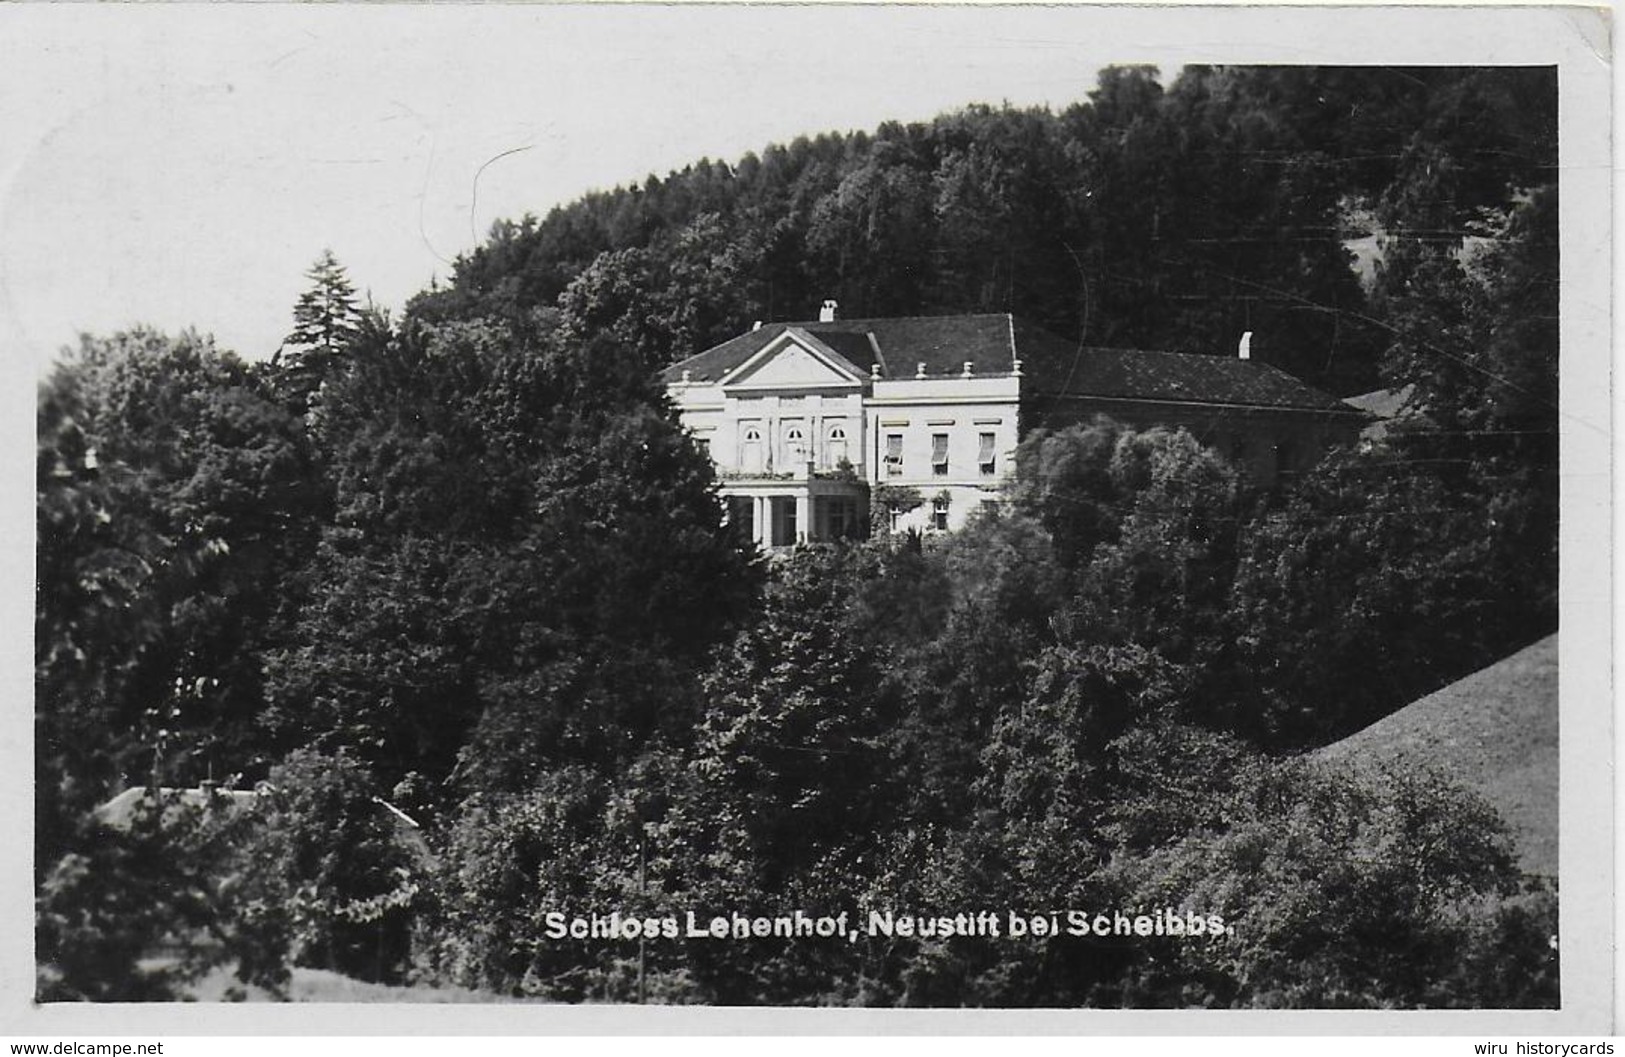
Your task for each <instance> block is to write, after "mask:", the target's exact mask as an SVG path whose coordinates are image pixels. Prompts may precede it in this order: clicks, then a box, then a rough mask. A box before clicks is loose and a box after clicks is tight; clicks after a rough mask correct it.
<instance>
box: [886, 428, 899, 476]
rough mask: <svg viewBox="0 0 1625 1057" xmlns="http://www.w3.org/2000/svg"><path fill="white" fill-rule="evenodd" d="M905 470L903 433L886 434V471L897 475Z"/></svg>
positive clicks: (888, 473) (891, 474) (890, 474)
mask: <svg viewBox="0 0 1625 1057" xmlns="http://www.w3.org/2000/svg"><path fill="white" fill-rule="evenodd" d="M902 472H903V435H902V434H901V433H888V434H886V473H887V475H888V476H891V477H896V476H897V475H898V474H901V473H902Z"/></svg>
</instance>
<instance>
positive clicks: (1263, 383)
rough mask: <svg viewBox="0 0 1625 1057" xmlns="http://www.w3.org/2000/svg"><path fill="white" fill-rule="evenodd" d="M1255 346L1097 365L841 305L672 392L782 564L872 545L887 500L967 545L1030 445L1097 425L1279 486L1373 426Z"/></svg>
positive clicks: (992, 327)
mask: <svg viewBox="0 0 1625 1057" xmlns="http://www.w3.org/2000/svg"><path fill="white" fill-rule="evenodd" d="M1247 344H1248V339H1247V338H1243V339H1242V345H1241V349H1240V355H1239V356H1207V355H1193V354H1186V353H1173V352H1141V351H1132V350H1124V349H1099V348H1088V347H1080V346H1078V345H1076V344H1074V343H1072V342H1068V341H1065V340H1063V339H1061V338H1058V337H1056V336H1055V335H1053V334H1050V333H1047V332H1045V331H1043V330H1040V329H1038V328H1035V327H1032V326H1029V325H1026V324H1024V323H1023V322H1022V321H1021V320H1019V319H1017V318H1015V317H1013V316H1010V315H1007V314H989V315H970V316H914V317H906V318H896V319H850V320H837V319H836V318H835V304H834V302H825V304H824V309H823V312H822V313H821V316H820V318H819V320H818V321H816V322H805V323H772V324H767V325H762V324H757V325H756V326H755V327H754V328H753V329H751V330H750V331H749V332H747V333H745V334H741V335H739V336H738V337H736V338H732V339H730V340H729V341H725V342H723V343H722V344H721V345H718V346H715V347H714V348H711V349H707V350H706V351H704V352H701V353H699V354H698V355H695V356H691V357H689V358H688V359H686V360H683V361H682V362H680V363H676V364H673V365H672V366H671V367H668V368H667V369H666V370H665V371H664V372H663V373H662V379H663V380H664V381H665V383H666V385H667V387H668V390H669V392H670V394H671V397H672V400H673V402H674V403H675V404H676V406H677V408H678V410H679V412H680V414H681V417H682V421H683V424H684V425H685V426H686V427H687V428H688V429H689V431H690V432H691V433H692V434H693V435H694V436H695V438H696V439H697V440H699V441H700V442H701V443H703V444H704V445H705V446H706V447H707V449H708V450H709V451H710V453H711V458H712V459H713V460H714V461H715V462H716V465H717V471H718V475H719V476H720V477H721V479H722V494H723V496H724V498H725V499H726V501H727V503H728V509H729V512H730V516H731V517H732V518H733V519H734V520H736V521H739V522H741V523H743V524H747V525H750V526H751V528H752V534H753V536H754V538H755V539H756V540H757V542H758V543H759V544H761V546H762V547H763V548H764V549H766V548H772V547H783V546H788V545H790V544H793V543H796V542H799V541H802V540H827V539H835V538H839V537H842V536H858V535H863V534H864V533H865V532H866V531H867V527H868V509H869V503H870V499H871V497H872V496H873V495H874V494H875V493H876V491H877V490H883V489H891V488H895V489H910V490H913V491H915V492H917V493H918V494H919V498H920V499H921V502H920V503H919V505H918V506H915V507H914V508H913V509H910V510H907V511H899V512H895V513H893V514H892V515H891V524H890V527H891V528H892V529H894V530H897V529H909V528H914V529H921V530H925V531H948V530H951V529H954V528H957V527H959V526H960V525H962V524H964V522H965V520H966V519H967V518H968V517H969V516H970V515H971V513H972V512H973V511H975V510H977V509H978V508H979V507H980V506H981V505H982V504H984V503H993V502H996V501H997V500H998V498H999V487H1000V485H1001V484H1002V482H1003V481H1004V480H1005V478H1006V477H1007V476H1008V475H1009V473H1010V471H1011V468H1012V467H1011V459H1012V455H1013V453H1014V451H1015V448H1016V445H1017V443H1018V441H1019V440H1020V439H1021V437H1022V436H1024V435H1025V433H1026V432H1027V431H1028V430H1030V429H1032V428H1035V427H1039V426H1061V425H1065V424H1068V423H1071V422H1077V421H1082V420H1086V419H1090V418H1093V417H1094V416H1096V415H1108V416H1110V417H1112V418H1115V419H1117V420H1119V421H1121V422H1124V423H1125V424H1128V425H1131V426H1145V427H1149V426H1152V425H1165V426H1183V427H1185V428H1186V429H1188V430H1190V431H1191V432H1192V433H1193V434H1194V435H1195V436H1196V438H1197V439H1198V440H1200V441H1202V442H1203V443H1206V444H1209V445H1212V446H1214V447H1217V448H1219V449H1220V450H1222V451H1224V452H1225V453H1226V454H1228V455H1230V456H1232V457H1233V458H1236V459H1237V460H1238V461H1240V462H1242V463H1243V464H1244V465H1246V466H1247V467H1248V468H1249V469H1250V471H1251V472H1252V473H1253V474H1254V475H1256V476H1258V477H1259V478H1261V479H1264V480H1270V479H1273V478H1274V477H1275V476H1276V475H1277V474H1279V473H1281V472H1291V471H1293V470H1297V469H1301V468H1303V467H1304V466H1307V465H1309V464H1311V463H1313V462H1314V461H1315V460H1316V459H1318V458H1319V456H1320V454H1321V452H1322V451H1323V450H1325V448H1326V447H1328V446H1329V445H1332V444H1347V443H1353V442H1354V440H1355V439H1356V438H1357V436H1358V434H1359V431H1360V429H1361V427H1362V426H1363V425H1365V424H1366V422H1367V421H1368V420H1369V418H1368V416H1367V415H1366V414H1364V413H1363V412H1361V411H1358V410H1356V409H1354V408H1352V407H1350V406H1348V405H1347V404H1344V403H1342V402H1341V401H1339V400H1337V399H1336V398H1335V397H1332V396H1329V395H1328V394H1326V393H1323V392H1320V391H1319V390H1317V389H1314V388H1312V387H1310V386H1308V385H1305V384H1304V383H1302V382H1300V381H1298V380H1297V379H1296V378H1293V377H1292V376H1291V375H1289V374H1286V373H1285V372H1283V371H1280V370H1278V369H1276V368H1274V367H1271V366H1269V365H1268V364H1265V363H1262V362H1259V361H1257V360H1252V359H1249V358H1248V355H1247ZM891 494H894V495H895V494H900V493H891ZM901 494H907V493H901ZM887 506H888V507H890V504H887Z"/></svg>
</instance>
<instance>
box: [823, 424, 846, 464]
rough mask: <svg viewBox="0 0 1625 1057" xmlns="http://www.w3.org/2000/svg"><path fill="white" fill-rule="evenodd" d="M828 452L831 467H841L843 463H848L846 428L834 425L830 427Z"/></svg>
mask: <svg viewBox="0 0 1625 1057" xmlns="http://www.w3.org/2000/svg"><path fill="white" fill-rule="evenodd" d="M827 450H828V453H829V464H830V465H831V466H840V465H841V464H842V463H843V462H847V458H848V456H847V453H846V427H845V426H842V425H833V426H831V427H829V444H828V445H827Z"/></svg>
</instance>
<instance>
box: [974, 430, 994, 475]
mask: <svg viewBox="0 0 1625 1057" xmlns="http://www.w3.org/2000/svg"><path fill="white" fill-rule="evenodd" d="M976 465H977V467H978V468H979V469H980V470H981V471H982V476H983V477H992V476H993V471H994V470H995V469H996V459H995V456H994V454H993V434H991V433H983V434H982V435H981V437H980V445H979V446H978V448H977V451H976Z"/></svg>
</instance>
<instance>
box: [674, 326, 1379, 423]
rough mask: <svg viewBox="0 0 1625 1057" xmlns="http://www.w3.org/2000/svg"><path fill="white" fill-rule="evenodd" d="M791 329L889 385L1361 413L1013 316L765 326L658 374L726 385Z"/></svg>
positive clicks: (1271, 382) (1221, 366) (1254, 366)
mask: <svg viewBox="0 0 1625 1057" xmlns="http://www.w3.org/2000/svg"><path fill="white" fill-rule="evenodd" d="M786 330H791V331H795V332H799V333H800V334H802V335H808V336H810V337H812V338H813V339H815V340H816V341H817V342H820V343H822V344H823V345H824V346H826V347H827V348H828V349H830V350H832V351H834V352H835V353H837V354H838V355H839V356H840V357H841V358H843V359H845V360H847V361H849V362H850V363H851V364H852V365H853V366H854V367H856V368H857V369H858V370H859V371H860V372H861V373H862V374H864V375H868V374H869V373H870V372H871V370H872V369H873V368H874V367H875V365H878V366H879V372H878V373H879V376H880V377H883V378H912V377H916V376H917V375H918V373H919V371H920V370H921V366H922V365H923V369H924V372H925V374H926V375H927V376H929V377H942V376H945V375H955V376H957V375H959V374H960V373H961V371H962V370H963V368H964V365H965V363H966V362H967V361H968V362H970V363H971V364H972V369H973V371H974V373H975V374H976V375H982V376H985V375H1008V374H1011V373H1013V372H1014V370H1015V369H1016V361H1018V360H1019V361H1020V369H1021V372H1022V375H1023V376H1024V377H1026V378H1028V379H1030V382H1029V383H1028V384H1029V385H1030V387H1031V389H1032V391H1033V392H1034V393H1035V394H1037V395H1040V396H1047V397H1055V396H1069V397H1094V398H1100V399H1117V400H1153V401H1165V402H1178V403H1203V404H1224V405H1232V406H1246V407H1265V408H1282V409H1295V410H1313V411H1324V412H1330V413H1341V414H1359V412H1357V411H1355V410H1354V409H1352V408H1350V407H1349V406H1348V405H1347V404H1344V403H1343V402H1342V401H1340V400H1338V399H1336V398H1335V397H1333V396H1330V395H1329V394H1327V393H1324V392H1321V391H1320V390H1318V389H1316V388H1314V387H1313V386H1310V385H1307V384H1305V383H1304V382H1301V381H1299V380H1298V379H1296V378H1294V377H1293V376H1292V375H1290V374H1287V373H1286V372H1285V371H1282V370H1280V369H1279V368H1276V367H1272V366H1270V365H1269V364H1267V363H1262V362H1260V361H1258V360H1243V359H1239V358H1237V357H1236V356H1233V355H1228V356H1219V355H1203V354H1198V353H1181V352H1152V351H1143V350H1138V349H1111V348H1100V347H1095V346H1080V345H1078V344H1076V343H1074V342H1071V341H1067V340H1066V339H1064V338H1061V337H1058V336H1056V335H1054V334H1051V333H1049V332H1048V331H1045V330H1043V329H1042V328H1039V327H1035V326H1033V325H1031V324H1029V323H1025V322H1023V321H1022V320H1020V319H1019V318H1017V317H1015V316H1012V315H1009V314H1007V313H990V314H982V315H963V316H904V317H894V318H889V319H842V320H836V321H833V322H799V323H769V324H765V325H763V326H760V327H758V328H756V329H755V330H752V331H749V332H747V333H745V334H741V335H739V336H738V337H735V338H731V339H729V340H728V341H725V342H723V343H722V344H720V345H717V346H714V347H712V348H710V349H707V350H705V351H704V352H701V353H699V354H698V355H695V356H691V357H689V358H688V359H686V360H683V361H681V362H679V363H675V364H673V365H672V366H670V367H668V368H666V369H665V371H664V372H662V375H661V377H662V379H663V380H664V381H665V382H667V383H668V384H672V383H677V382H680V381H682V380H683V379H684V378H685V377H686V378H687V379H688V381H689V382H691V383H695V384H702V385H703V384H713V383H716V382H718V381H721V380H722V379H723V378H724V377H726V376H727V375H728V374H729V373H731V372H733V371H734V370H736V369H737V368H739V367H740V366H742V365H743V364H745V363H746V362H747V361H748V360H749V359H750V358H751V357H753V356H755V355H756V354H757V353H758V352H760V351H762V349H764V348H765V347H766V346H767V345H768V343H769V342H771V341H773V340H774V339H775V338H778V337H779V336H780V335H781V334H783V333H784V332H785V331H786Z"/></svg>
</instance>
